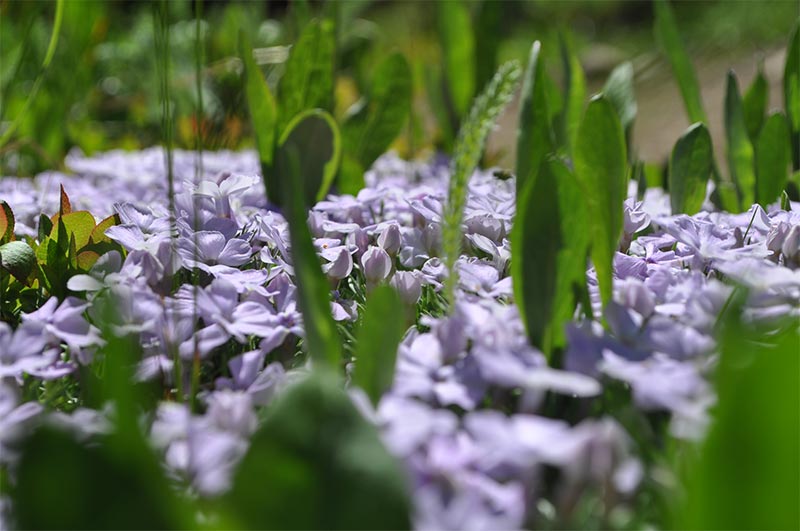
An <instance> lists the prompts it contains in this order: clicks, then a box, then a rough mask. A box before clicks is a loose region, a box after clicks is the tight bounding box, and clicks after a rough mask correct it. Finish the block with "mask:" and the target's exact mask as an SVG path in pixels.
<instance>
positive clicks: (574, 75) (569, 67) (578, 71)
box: [559, 32, 586, 153]
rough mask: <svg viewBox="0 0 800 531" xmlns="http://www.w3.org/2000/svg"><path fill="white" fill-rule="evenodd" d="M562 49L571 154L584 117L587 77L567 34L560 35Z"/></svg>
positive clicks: (565, 118)
mask: <svg viewBox="0 0 800 531" xmlns="http://www.w3.org/2000/svg"><path fill="white" fill-rule="evenodd" d="M559 44H560V49H561V63H562V67H563V69H564V87H565V89H564V90H565V93H566V95H565V99H566V103H565V105H564V113H563V116H564V119H563V121H564V124H563V129H564V136H565V138H566V141H567V145H568V146H569V149H570V153H571V152H572V149H573V148H574V146H575V137H576V136H577V134H578V127H579V126H580V123H581V118H582V117H583V108H584V106H585V101H584V100H585V99H586V76H585V75H584V73H583V68H582V67H581V63H580V61H579V60H578V56H577V55H576V54H575V50H574V49H573V45H572V38H571V36H570V35H569V34H567V33H563V32H562V33H560V34H559Z"/></svg>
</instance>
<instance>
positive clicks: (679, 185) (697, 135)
mask: <svg viewBox="0 0 800 531" xmlns="http://www.w3.org/2000/svg"><path fill="white" fill-rule="evenodd" d="M713 160H714V151H713V148H712V146H711V135H709V133H708V129H707V128H706V126H705V125H703V123H702V122H697V123H695V124H692V125H691V126H690V127H689V129H687V130H686V132H685V133H684V134H683V135H682V136H681V137H680V138H679V139H678V141H677V142H676V143H675V147H674V148H673V149H672V154H671V155H670V159H669V175H668V180H669V196H670V205H671V207H672V214H673V215H677V214H681V213H683V214H689V215H693V214H696V213H698V212H699V211H700V208H701V207H702V206H703V200H704V199H705V195H706V185H707V183H708V177H709V175H710V174H711V167H712V164H713Z"/></svg>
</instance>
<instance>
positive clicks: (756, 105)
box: [742, 68, 769, 144]
mask: <svg viewBox="0 0 800 531" xmlns="http://www.w3.org/2000/svg"><path fill="white" fill-rule="evenodd" d="M768 99H769V83H768V82H767V78H765V77H764V72H762V71H761V69H760V68H759V70H758V73H757V74H756V77H755V78H754V79H753V82H752V83H751V84H750V88H748V89H747V92H745V94H744V97H743V98H742V110H743V111H744V124H745V127H747V137H748V138H749V139H750V142H752V143H753V144H755V142H756V139H757V138H758V133H759V132H760V131H761V126H762V125H764V118H765V116H766V113H767V100H768Z"/></svg>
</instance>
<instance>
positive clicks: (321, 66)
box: [277, 20, 336, 135]
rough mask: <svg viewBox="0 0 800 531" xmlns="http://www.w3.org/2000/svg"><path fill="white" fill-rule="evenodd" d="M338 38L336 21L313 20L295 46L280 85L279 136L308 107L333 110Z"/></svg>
mask: <svg viewBox="0 0 800 531" xmlns="http://www.w3.org/2000/svg"><path fill="white" fill-rule="evenodd" d="M335 41H336V36H335V31H334V25H333V22H331V21H330V20H322V21H318V20H312V21H311V22H309V24H308V25H307V26H306V27H305V28H304V29H303V32H302V33H301V34H300V38H299V39H298V41H297V43H295V45H294V46H293V47H292V52H291V54H290V55H289V59H288V60H287V61H286V71H285V72H284V74H283V77H282V78H281V80H280V84H279V87H278V111H279V113H280V116H279V119H278V129H277V134H278V135H282V134H283V131H284V129H285V128H286V126H287V125H288V124H289V122H291V121H292V120H293V119H294V117H295V116H297V115H298V114H299V113H301V112H302V111H304V110H306V109H324V110H326V111H330V110H331V109H332V107H333V75H334V72H333V70H334V61H335V46H336V42H335Z"/></svg>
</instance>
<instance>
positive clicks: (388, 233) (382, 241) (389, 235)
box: [378, 223, 403, 256]
mask: <svg viewBox="0 0 800 531" xmlns="http://www.w3.org/2000/svg"><path fill="white" fill-rule="evenodd" d="M402 243H403V238H402V236H401V235H400V227H398V226H397V224H395V223H392V224H391V225H389V226H388V227H386V228H385V229H383V232H381V234H380V236H378V245H380V246H381V247H383V250H384V251H386V252H387V253H389V254H390V255H393V256H394V255H396V254H397V253H398V251H400V246H401V245H402Z"/></svg>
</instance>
